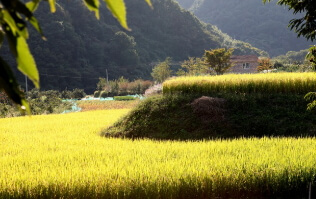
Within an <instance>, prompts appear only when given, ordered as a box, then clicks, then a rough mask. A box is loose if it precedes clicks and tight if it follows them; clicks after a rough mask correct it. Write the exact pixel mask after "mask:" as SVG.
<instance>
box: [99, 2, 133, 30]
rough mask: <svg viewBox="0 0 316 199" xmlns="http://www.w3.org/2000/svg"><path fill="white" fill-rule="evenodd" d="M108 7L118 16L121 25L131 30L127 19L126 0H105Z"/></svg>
mask: <svg viewBox="0 0 316 199" xmlns="http://www.w3.org/2000/svg"><path fill="white" fill-rule="evenodd" d="M104 1H105V3H106V5H107V7H108V9H109V10H110V11H111V13H112V14H113V16H114V17H115V18H117V20H118V21H119V23H120V24H121V26H122V27H123V28H125V29H127V30H130V29H129V28H128V26H127V21H126V7H125V3H124V0H104Z"/></svg>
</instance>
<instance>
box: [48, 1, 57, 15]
mask: <svg viewBox="0 0 316 199" xmlns="http://www.w3.org/2000/svg"><path fill="white" fill-rule="evenodd" d="M48 3H49V6H50V11H51V12H52V13H54V12H56V6H55V4H56V0H48Z"/></svg>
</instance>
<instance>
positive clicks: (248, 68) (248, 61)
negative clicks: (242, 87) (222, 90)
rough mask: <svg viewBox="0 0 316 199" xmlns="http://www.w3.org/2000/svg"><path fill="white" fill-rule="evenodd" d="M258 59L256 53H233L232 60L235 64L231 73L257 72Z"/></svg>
mask: <svg viewBox="0 0 316 199" xmlns="http://www.w3.org/2000/svg"><path fill="white" fill-rule="evenodd" d="M258 60H259V59H258V57H257V56H256V55H232V56H231V57H230V61H231V62H232V63H233V66H232V67H231V68H230V70H229V73H257V72H258V71H257V67H258V65H259V62H258Z"/></svg>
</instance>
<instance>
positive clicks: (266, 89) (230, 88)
mask: <svg viewBox="0 0 316 199" xmlns="http://www.w3.org/2000/svg"><path fill="white" fill-rule="evenodd" d="M315 90H316V73H266V74H264V73H260V74H227V75H220V76H195V77H177V78H173V79H170V80H168V81H166V82H164V84H163V93H164V94H170V93H194V94H196V93H203V94H207V93H214V92H229V93H269V94H271V93H286V94H287V93H292V94H306V93H308V92H311V91H315Z"/></svg>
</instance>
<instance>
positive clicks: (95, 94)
mask: <svg viewBox="0 0 316 199" xmlns="http://www.w3.org/2000/svg"><path fill="white" fill-rule="evenodd" d="M100 96H101V91H95V92H94V93H93V97H96V98H97V97H100Z"/></svg>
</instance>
